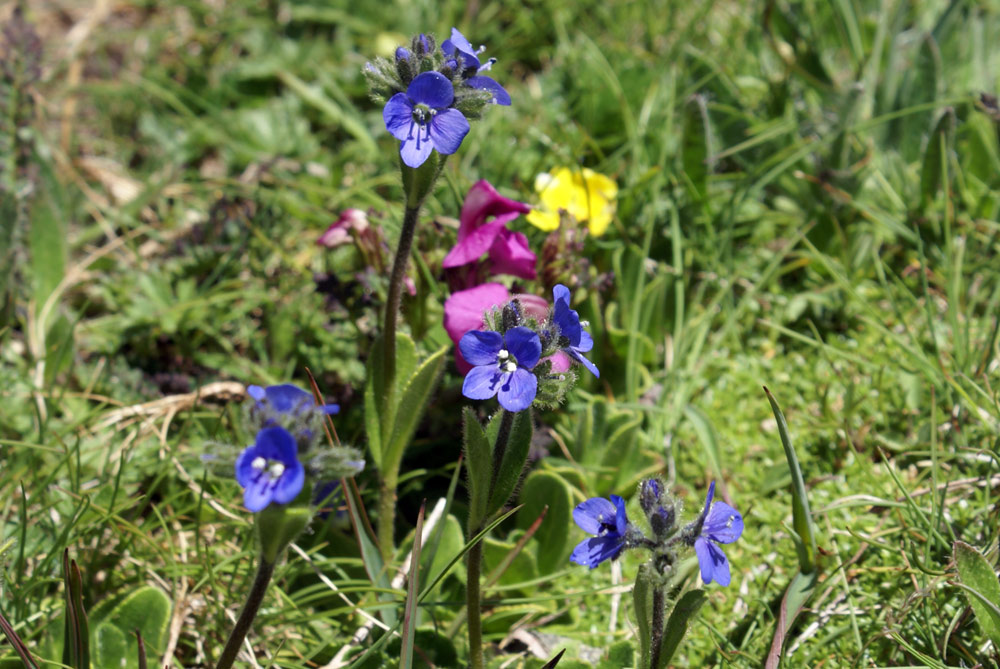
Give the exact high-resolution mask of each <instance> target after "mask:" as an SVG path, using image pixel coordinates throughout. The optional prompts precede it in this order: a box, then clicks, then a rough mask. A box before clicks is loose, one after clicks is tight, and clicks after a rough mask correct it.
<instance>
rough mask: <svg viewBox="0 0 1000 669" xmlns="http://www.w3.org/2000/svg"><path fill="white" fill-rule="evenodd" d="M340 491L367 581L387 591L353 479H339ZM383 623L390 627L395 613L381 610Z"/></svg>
mask: <svg viewBox="0 0 1000 669" xmlns="http://www.w3.org/2000/svg"><path fill="white" fill-rule="evenodd" d="M340 489H341V490H343V491H344V500H345V501H346V502H347V510H348V512H349V513H350V516H351V525H352V526H353V527H354V534H355V536H356V537H357V539H358V547H359V548H360V549H361V561H362V562H363V563H364V566H365V572H366V573H367V574H368V579H369V580H370V581H371V583H372V585H374V586H375V587H376V588H380V589H383V590H388V589H389V588H390V587H391V585H390V583H389V577H388V576H387V575H386V573H385V568H384V567H385V565H384V563H383V562H382V554H381V553H379V550H378V547H377V546H376V545H375V540H374V539H373V538H372V535H371V534H370V533H369V528H368V523H367V521H366V520H365V519H364V518H363V517H362V514H363V506H362V502H361V495H360V494H359V493H358V490H357V488H356V487H355V486H354V481H353V479H341V480H340ZM382 619H383V621H384V622H385V623H386V624H387V625H389V626H392V625H393V624H394V623H395V622H396V612H395V611H394V610H392V609H382Z"/></svg>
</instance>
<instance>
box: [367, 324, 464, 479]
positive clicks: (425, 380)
mask: <svg viewBox="0 0 1000 669" xmlns="http://www.w3.org/2000/svg"><path fill="white" fill-rule="evenodd" d="M407 339H409V338H407ZM446 351H448V348H447V347H442V348H440V349H438V350H437V351H436V352H435V353H434V354H432V355H431V356H430V357H429V358H427V359H426V360H424V362H423V363H422V364H421V365H420V367H418V368H417V370H416V371H415V372H413V373H412V374H411V375H410V376H409V377H408V380H407V382H406V385H405V386H403V391H402V393H397V394H396V398H397V400H398V402H399V403H398V404H397V405H396V406H395V407H394V408H393V410H392V413H393V415H394V416H395V420H394V421H393V429H392V438H391V439H389V441H388V443H386V444H384V446H383V450H382V467H383V468H384V469H386V470H389V469H396V468H398V467H399V463H400V461H401V460H402V458H403V451H404V450H405V449H406V446H407V444H409V443H410V439H412V438H413V433H414V432H416V430H417V425H418V424H419V423H420V419H421V418H422V417H423V415H424V410H425V409H426V408H427V403H428V402H429V401H430V399H431V395H432V394H433V393H434V388H435V387H436V386H437V382H438V379H439V378H440V376H441V370H442V369H444V354H445V352H446ZM400 371H402V370H397V374H399V373H400ZM400 378H407V377H402V376H401V377H400Z"/></svg>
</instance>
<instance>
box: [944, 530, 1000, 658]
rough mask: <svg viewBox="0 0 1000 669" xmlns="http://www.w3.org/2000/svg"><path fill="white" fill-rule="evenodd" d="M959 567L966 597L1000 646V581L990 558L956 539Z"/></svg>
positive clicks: (995, 643) (981, 622) (983, 625)
mask: <svg viewBox="0 0 1000 669" xmlns="http://www.w3.org/2000/svg"><path fill="white" fill-rule="evenodd" d="M954 553H955V567H956V568H957V570H958V578H959V579H960V580H961V585H963V586H965V596H966V598H967V599H968V600H969V606H971V607H972V611H973V613H975V614H976V620H977V621H978V622H979V625H980V626H981V627H982V628H983V631H984V632H985V633H986V636H987V638H989V639H990V641H992V642H993V646H994V648H1000V610H998V609H1000V581H998V580H997V575H996V574H995V573H994V571H993V567H992V566H991V565H990V563H989V561H987V560H986V558H985V557H983V555H982V553H980V552H979V551H978V550H976V548H975V547H973V546H970V545H969V544H967V543H965V542H962V541H956V542H955V545H954Z"/></svg>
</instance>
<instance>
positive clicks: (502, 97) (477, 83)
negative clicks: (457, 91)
mask: <svg viewBox="0 0 1000 669" xmlns="http://www.w3.org/2000/svg"><path fill="white" fill-rule="evenodd" d="M465 83H466V85H467V86H471V87H472V88H476V89H478V90H481V91H488V92H489V93H491V94H492V95H493V100H492V102H493V104H495V105H504V106H509V105H510V93H508V92H507V90H506V89H505V88H504V87H503V86H501V85H500V84H498V83H497V82H496V81H494V80H493V79H492V78H491V77H487V76H484V75H477V76H474V77H469V78H468V79H466V80H465Z"/></svg>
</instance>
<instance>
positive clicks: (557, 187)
mask: <svg viewBox="0 0 1000 669" xmlns="http://www.w3.org/2000/svg"><path fill="white" fill-rule="evenodd" d="M535 192H537V193H538V194H539V197H540V198H541V200H542V205H541V207H539V208H535V209H532V210H531V211H530V212H529V213H528V215H527V217H526V218H527V219H528V222H529V223H531V224H532V225H534V226H536V227H538V228H541V229H542V230H546V231H549V230H555V229H556V228H558V227H559V211H560V210H564V211H566V212H567V213H568V214H570V215H571V216H572V217H573V218H575V219H576V220H577V221H578V222H580V223H582V222H583V221H587V224H588V227H589V228H590V234H592V235H601V234H604V231H605V230H607V228H608V225H609V224H610V223H611V218H612V217H613V216H614V214H615V198H616V197H617V196H618V185H617V184H616V183H615V182H614V181H612V180H611V179H610V178H608V177H606V176H604V175H603V174H598V173H597V172H595V171H594V170H591V169H588V168H586V167H584V168H583V169H582V170H581V169H577V168H569V167H557V168H556V169H554V170H552V171H551V172H548V173H546V174H539V175H538V176H537V177H535Z"/></svg>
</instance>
